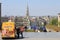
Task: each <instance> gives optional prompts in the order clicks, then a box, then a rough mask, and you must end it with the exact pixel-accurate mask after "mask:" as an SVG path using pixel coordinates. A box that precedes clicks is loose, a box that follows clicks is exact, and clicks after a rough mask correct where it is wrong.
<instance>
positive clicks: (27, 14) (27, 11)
mask: <svg viewBox="0 0 60 40" xmlns="http://www.w3.org/2000/svg"><path fill="white" fill-rule="evenodd" d="M26 16H29V7H28V3H27V9H26Z"/></svg>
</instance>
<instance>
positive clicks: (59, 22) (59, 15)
mask: <svg viewBox="0 0 60 40" xmlns="http://www.w3.org/2000/svg"><path fill="white" fill-rule="evenodd" d="M58 27H60V13H58Z"/></svg>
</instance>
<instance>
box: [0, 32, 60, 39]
mask: <svg viewBox="0 0 60 40" xmlns="http://www.w3.org/2000/svg"><path fill="white" fill-rule="evenodd" d="M32 34H33V33H32ZM0 40H60V36H59V37H56V38H52V37H29V36H28V37H24V38H23V39H2V38H1V33H0Z"/></svg>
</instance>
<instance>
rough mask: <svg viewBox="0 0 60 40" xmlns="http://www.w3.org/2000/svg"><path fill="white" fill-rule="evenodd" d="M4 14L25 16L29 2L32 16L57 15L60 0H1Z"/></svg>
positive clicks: (59, 9)
mask: <svg viewBox="0 0 60 40" xmlns="http://www.w3.org/2000/svg"><path fill="white" fill-rule="evenodd" d="M0 2H1V3H2V8H1V9H2V16H5V15H7V16H25V15H26V8H27V4H28V7H29V15H30V16H47V15H51V16H56V15H58V13H60V0H0Z"/></svg>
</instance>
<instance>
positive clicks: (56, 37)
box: [0, 32, 60, 40]
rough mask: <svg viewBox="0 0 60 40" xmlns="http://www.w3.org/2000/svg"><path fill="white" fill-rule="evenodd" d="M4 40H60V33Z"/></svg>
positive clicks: (26, 34)
mask: <svg viewBox="0 0 60 40" xmlns="http://www.w3.org/2000/svg"><path fill="white" fill-rule="evenodd" d="M0 40H3V39H1V33H0ZM4 40H60V33H56V32H53V33H51V32H49V33H44V32H41V33H37V32H36V33H34V32H33V33H31V32H30V33H27V32H26V33H24V38H23V39H4Z"/></svg>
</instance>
